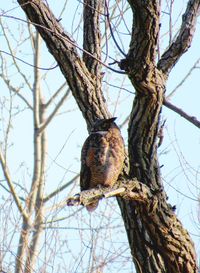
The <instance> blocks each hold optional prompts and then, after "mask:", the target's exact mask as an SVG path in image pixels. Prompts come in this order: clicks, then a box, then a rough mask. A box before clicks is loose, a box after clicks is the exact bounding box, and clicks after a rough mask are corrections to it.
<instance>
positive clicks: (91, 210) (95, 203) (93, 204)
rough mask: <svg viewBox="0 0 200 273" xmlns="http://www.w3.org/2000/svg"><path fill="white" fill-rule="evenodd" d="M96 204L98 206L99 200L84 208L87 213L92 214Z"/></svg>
mask: <svg viewBox="0 0 200 273" xmlns="http://www.w3.org/2000/svg"><path fill="white" fill-rule="evenodd" d="M98 204H99V200H96V201H94V202H92V203H91V204H89V205H87V206H86V209H87V211H89V212H93V211H94V210H95V209H96V208H97V207H98Z"/></svg>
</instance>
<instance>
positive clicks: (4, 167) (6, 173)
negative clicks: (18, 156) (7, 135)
mask: <svg viewBox="0 0 200 273" xmlns="http://www.w3.org/2000/svg"><path fill="white" fill-rule="evenodd" d="M0 163H1V167H2V171H3V173H4V176H5V179H6V181H7V183H8V186H9V189H10V192H11V193H12V196H13V198H14V200H15V204H16V205H17V207H18V209H19V211H20V212H21V214H22V216H23V218H25V219H26V220H27V219H28V215H27V212H26V211H25V209H24V208H23V206H22V203H21V201H20V198H19V196H18V194H17V193H16V191H15V188H14V185H13V182H12V179H11V176H10V172H9V169H8V167H7V164H6V162H5V158H4V156H3V153H2V151H1V149H0Z"/></svg>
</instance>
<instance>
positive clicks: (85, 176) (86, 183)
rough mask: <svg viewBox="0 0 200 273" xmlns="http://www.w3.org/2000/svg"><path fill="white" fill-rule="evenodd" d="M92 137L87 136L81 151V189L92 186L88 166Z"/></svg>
mask: <svg viewBox="0 0 200 273" xmlns="http://www.w3.org/2000/svg"><path fill="white" fill-rule="evenodd" d="M89 142H90V139H89V138H87V139H86V141H85V143H84V145H83V148H82V151H81V171H80V188H81V191H84V190H88V189H89V188H90V180H91V172H90V168H89V167H88V166H87V156H88V152H89V149H90V144H89Z"/></svg>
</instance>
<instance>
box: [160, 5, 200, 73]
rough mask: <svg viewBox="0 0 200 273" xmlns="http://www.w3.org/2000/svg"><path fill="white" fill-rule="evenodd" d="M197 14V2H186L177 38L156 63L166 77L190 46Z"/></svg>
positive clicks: (198, 6)
mask: <svg viewBox="0 0 200 273" xmlns="http://www.w3.org/2000/svg"><path fill="white" fill-rule="evenodd" d="M199 12H200V2H199V0H190V1H188V4H187V8H186V11H185V13H184V14H183V16H182V25H181V28H180V31H179V33H178V36H177V37H176V39H175V41H174V42H172V44H171V45H170V47H169V48H168V49H167V50H166V51H165V52H164V54H163V55H162V57H161V59H160V60H159V62H158V69H160V70H162V72H163V73H165V74H166V75H167V76H168V75H169V72H170V71H171V69H172V68H173V66H174V65H175V64H176V63H177V61H178V60H179V59H180V57H181V56H182V55H183V54H184V53H185V52H186V51H187V50H188V48H189V47H190V46H191V43H192V39H193V36H194V32H195V27H196V21H197V16H198V15H199Z"/></svg>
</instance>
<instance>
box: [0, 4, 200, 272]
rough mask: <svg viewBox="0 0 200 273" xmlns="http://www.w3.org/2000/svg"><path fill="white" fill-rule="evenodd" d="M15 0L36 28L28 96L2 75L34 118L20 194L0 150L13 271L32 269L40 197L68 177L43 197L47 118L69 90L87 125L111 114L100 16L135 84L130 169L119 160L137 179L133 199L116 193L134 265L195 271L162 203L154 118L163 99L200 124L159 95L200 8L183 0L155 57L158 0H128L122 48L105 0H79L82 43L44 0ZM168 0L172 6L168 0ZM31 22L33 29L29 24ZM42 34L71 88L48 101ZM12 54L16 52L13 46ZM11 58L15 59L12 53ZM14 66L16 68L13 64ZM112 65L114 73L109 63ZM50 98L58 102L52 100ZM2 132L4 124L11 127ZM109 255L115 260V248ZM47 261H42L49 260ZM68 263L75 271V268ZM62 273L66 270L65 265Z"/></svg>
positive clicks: (184, 236)
mask: <svg viewBox="0 0 200 273" xmlns="http://www.w3.org/2000/svg"><path fill="white" fill-rule="evenodd" d="M118 2H120V1H118ZM118 2H117V4H118ZM18 3H19V5H20V6H21V8H22V9H23V10H24V12H25V14H26V16H27V18H28V20H29V22H30V23H29V24H32V25H34V26H35V28H36V29H37V31H38V33H37V34H36V35H33V34H31V35H30V37H31V38H32V44H33V50H34V53H35V55H34V56H35V58H34V83H33V86H30V84H29V82H28V79H27V78H26V76H25V75H24V73H23V72H20V73H21V76H22V77H23V78H24V82H25V83H26V85H27V86H28V87H29V88H30V90H31V92H32V95H33V100H32V102H33V103H30V102H29V101H28V100H27V99H26V97H25V96H23V95H21V93H20V90H17V89H16V88H14V87H13V86H11V84H10V82H9V78H7V77H5V75H6V74H5V73H4V74H3V79H4V82H5V84H6V85H7V87H8V88H9V90H10V91H11V92H13V93H15V94H16V95H17V96H19V97H20V98H21V99H22V100H23V101H24V103H25V105H26V107H28V108H29V109H30V110H31V111H32V112H33V119H34V136H33V141H34V167H33V177H32V184H31V187H30V189H29V191H28V192H27V193H26V195H25V197H24V199H23V198H22V197H20V196H19V194H18V193H17V191H16V189H15V186H14V182H13V180H12V178H11V175H10V172H9V167H8V165H9V163H8V161H7V155H6V142H5V143H4V149H3V148H2V150H1V153H0V161H1V165H2V170H3V173H4V177H5V179H6V181H7V185H8V186H9V191H10V192H11V193H12V196H13V199H14V201H15V204H16V205H17V208H18V210H19V212H20V215H21V217H22V228H21V234H20V240H19V244H18V252H17V255H16V263H15V272H16V273H18V272H19V273H20V272H34V271H35V268H36V264H37V262H38V259H39V258H38V257H39V256H40V255H39V251H41V250H39V247H40V239H41V238H42V236H43V230H44V229H45V224H44V223H45V214H46V207H45V206H46V203H47V202H48V201H49V200H51V199H52V198H53V197H55V196H56V195H58V193H59V192H61V191H63V190H64V189H65V188H66V187H67V186H68V185H69V183H70V184H71V182H69V183H67V184H65V185H63V186H62V187H60V188H58V189H56V190H55V191H53V192H52V193H51V194H49V195H47V196H46V195H45V193H44V190H45V180H46V161H47V158H46V156H47V141H46V133H47V128H48V125H49V124H50V123H51V121H52V119H53V117H55V115H56V113H57V112H58V111H59V109H60V108H61V106H62V105H63V103H64V101H65V100H66V99H67V98H68V96H69V93H70V91H71V93H72V95H73V97H74V99H75V101H76V103H77V105H78V107H79V109H80V111H81V113H82V115H83V117H84V119H85V121H86V124H87V127H88V130H90V128H91V125H92V124H93V122H94V121H95V120H96V119H98V118H109V117H111V114H110V111H109V109H108V105H107V104H106V100H105V96H104V92H103V88H102V86H103V85H102V81H103V77H104V75H103V73H102V66H103V65H105V64H104V60H103V58H102V33H101V31H102V29H101V26H100V19H101V18H104V19H105V20H106V32H109V33H110V40H109V39H105V40H106V41H105V44H107V43H109V42H110V41H114V43H115V44H116V46H117V48H118V50H119V51H121V53H122V54H123V55H124V57H123V59H122V60H119V62H118V66H119V68H118V72H120V73H122V74H124V75H125V76H126V77H128V78H129V79H130V82H131V84H132V85H133V87H134V89H135V97H134V101H133V106H132V110H131V113H130V117H129V125H128V156H127V161H126V162H129V166H130V168H129V169H128V168H127V165H126V164H125V166H124V173H123V174H124V179H126V180H127V181H128V180H133V179H134V178H137V181H136V182H135V183H136V185H135V189H133V192H134V191H135V193H137V198H136V197H134V195H133V196H132V198H131V199H129V200H125V199H124V198H123V197H120V196H119V197H117V201H118V204H119V207H120V211H121V215H122V218H123V221H124V226H125V230H126V233H127V237H128V242H129V247H130V251H131V255H132V260H133V262H134V264H135V268H136V271H137V272H145V273H151V272H152V273H153V272H168V273H169V272H170V273H178V272H180V273H181V272H188V273H189V272H190V273H191V272H197V271H198V269H197V258H196V254H195V249H194V245H193V242H192V240H191V238H190V236H189V234H188V232H187V231H186V230H185V229H184V227H183V226H182V224H181V222H180V221H179V220H178V218H177V216H176V214H175V213H174V210H173V208H172V207H171V206H170V205H169V204H168V203H167V196H166V192H165V190H164V188H163V184H162V179H161V174H160V165H159V162H158V158H157V148H158V142H159V139H160V141H161V139H162V130H160V128H159V125H160V124H159V121H160V113H161V109H162V106H163V104H164V105H166V106H167V107H169V108H170V109H172V110H174V111H176V112H177V113H179V114H181V115H182V116H184V117H185V118H186V119H187V120H188V121H190V122H192V123H193V124H194V125H195V126H197V127H200V123H199V122H198V121H197V120H196V119H195V118H194V117H192V116H189V115H188V114H186V113H185V112H183V111H182V110H181V109H179V108H177V107H175V106H174V105H172V104H171V103H170V102H169V101H167V98H165V90H166V83H167V79H168V77H169V74H170V72H171V70H172V68H173V67H174V66H175V64H176V63H177V62H178V60H179V59H180V58H181V56H182V55H183V54H184V53H185V52H186V51H187V50H188V48H189V47H190V45H191V42H192V38H193V35H194V31H195V25H196V21H197V16H198V14H199V9H200V2H199V0H189V1H188V3H187V7H186V10H185V11H184V14H183V16H182V24H181V27H180V29H179V32H178V34H177V36H176V37H175V38H174V40H173V39H172V33H171V32H169V34H170V35H169V37H170V39H169V40H170V44H169V47H168V48H167V49H166V50H165V51H164V52H163V53H162V54H161V56H159V55H160V50H159V32H160V16H161V3H160V1H143V0H138V1H137V0H134V1H131V0H130V1H128V5H127V8H129V10H131V12H132V14H133V23H132V29H129V32H130V36H131V40H130V45H129V49H128V52H124V50H122V47H121V46H119V44H118V43H117V41H116V38H115V31H114V30H113V28H112V25H111V22H112V21H111V18H112V15H113V14H114V9H115V8H116V6H117V4H116V3H115V5H114V7H113V9H112V11H113V14H112V13H110V7H109V3H108V1H96V0H85V1H84V3H83V34H84V36H83V48H82V46H81V45H79V44H78V43H77V42H76V41H75V40H74V39H73V38H72V37H71V36H70V35H69V34H68V33H67V32H66V31H65V30H64V29H63V27H62V26H61V23H60V20H59V19H57V18H56V17H55V16H54V14H53V12H52V11H51V9H50V7H49V6H48V5H47V3H45V1H38V0H32V1H28V0H18ZM170 3H171V5H172V3H173V1H171V2H170ZM170 8H172V6H170ZM125 16H126V13H125V12H124V11H123V15H122V18H125ZM29 24H28V27H29V28H30V33H31V29H32V28H31V27H30V25H29ZM119 25H120V24H119ZM118 27H119V26H118ZM170 30H171V29H170ZM105 35H106V34H105ZM40 36H41V37H42V39H43V40H44V41H45V43H46V46H47V48H48V50H49V51H50V53H51V54H52V55H53V57H54V58H55V60H56V62H57V64H58V66H59V68H60V70H61V72H62V74H63V75H64V77H65V79H66V81H67V84H68V86H69V89H70V91H69V90H68V89H67V90H65V89H64V88H66V87H65V84H63V85H62V86H61V87H60V88H59V89H58V90H57V91H56V92H55V93H54V94H53V96H51V98H50V99H49V100H48V101H46V100H45V98H44V95H43V92H42V86H41V82H40V69H39V68H40V66H41V65H40V56H41V55H40V46H41V38H40ZM80 51H82V54H81V53H80ZM11 53H12V54H13V55H14V51H13V52H11ZM13 62H15V59H14V58H13ZM15 65H16V67H17V64H16V63H15ZM110 68H111V69H112V70H113V72H116V71H115V69H113V68H112V67H110ZM120 69H121V70H120ZM63 90H65V91H64V92H63ZM61 92H62V93H61ZM61 94H62V95H61ZM56 99H57V100H58V102H57V103H56V105H54V104H55V101H56ZM52 104H53V107H52ZM49 106H50V107H52V108H50V107H49ZM49 109H50V110H51V111H50V110H49ZM52 109H53V110H52ZM47 110H48V111H47ZM66 122H67V121H66ZM161 129H162V128H161ZM5 131H6V130H5ZM7 131H9V126H8V128H7ZM158 138H159V139H158ZM5 139H6V137H5ZM7 163H8V164H7ZM77 177H78V175H77V176H75V177H74V178H73V179H72V181H75V180H76V179H77ZM138 196H140V198H138ZM56 205H58V204H55V206H56ZM83 220H84V219H83ZM54 255H56V253H54ZM119 255H121V254H119ZM90 259H93V257H90ZM113 259H117V255H116V257H113ZM63 261H64V259H63ZM45 262H46V263H48V261H45ZM102 268H103V262H102V265H101V266H100V265H99V268H97V269H94V267H93V266H91V268H90V269H89V270H88V272H98V271H97V270H102V271H103V269H102ZM41 270H42V269H41ZM60 270H61V271H62V269H60ZM65 270H66V272H69V271H67V269H65ZM73 270H74V272H78V269H77V271H76V268H74V269H73ZM52 272H53V271H52ZM63 272H65V271H64V269H63ZM82 272H84V271H82Z"/></svg>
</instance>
